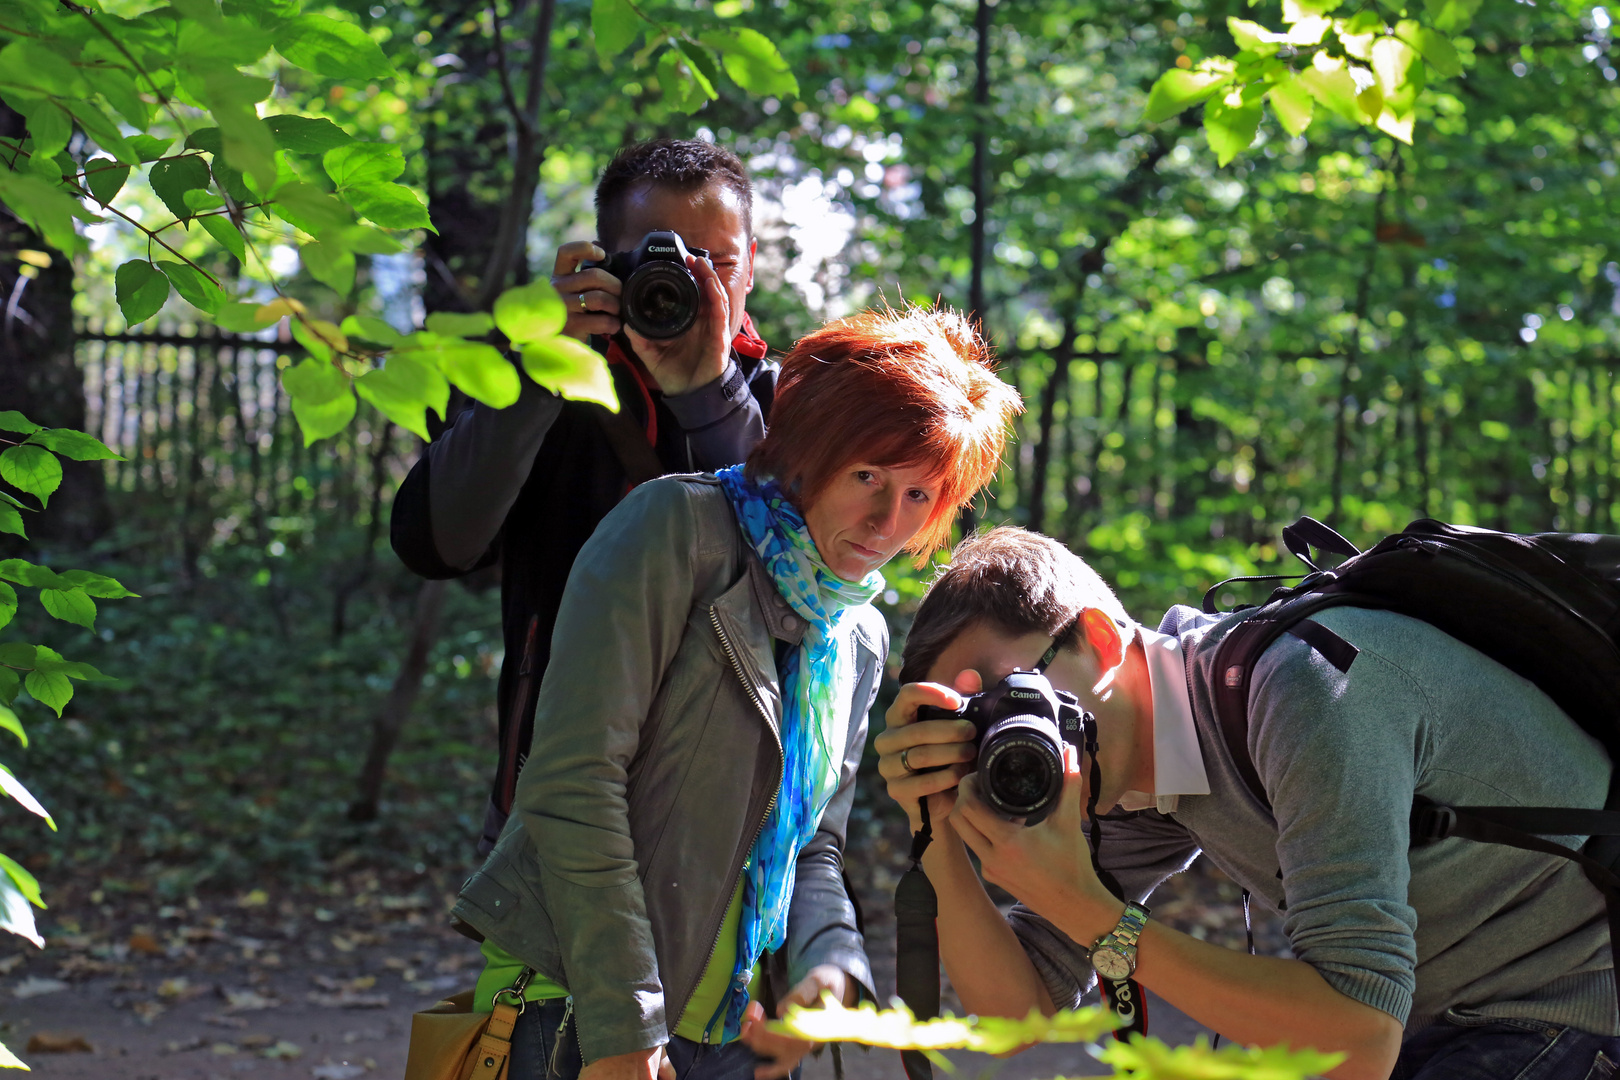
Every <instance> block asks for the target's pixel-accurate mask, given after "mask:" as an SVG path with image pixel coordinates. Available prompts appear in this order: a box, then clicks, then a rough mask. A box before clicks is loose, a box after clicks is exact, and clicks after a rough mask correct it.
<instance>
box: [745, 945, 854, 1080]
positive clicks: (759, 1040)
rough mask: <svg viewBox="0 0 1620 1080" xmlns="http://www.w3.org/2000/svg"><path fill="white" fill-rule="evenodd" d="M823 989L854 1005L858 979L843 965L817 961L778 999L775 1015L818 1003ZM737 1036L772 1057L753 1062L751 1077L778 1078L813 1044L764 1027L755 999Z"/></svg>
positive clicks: (762, 1078) (787, 1071) (813, 1046)
mask: <svg viewBox="0 0 1620 1080" xmlns="http://www.w3.org/2000/svg"><path fill="white" fill-rule="evenodd" d="M823 991H830V992H831V993H832V996H833V1000H835V1001H837V1002H839V1003H840V1004H842V1005H845V1006H850V1005H854V1004H855V999H856V997H857V996H859V988H858V985H857V983H856V982H855V980H854V979H852V978H850V977H849V975H848V974H847V973H846V972H845V971H844V970H843V969H842V968H840V967H838V966H836V965H834V964H818V965H816V966H815V967H813V968H811V969H810V974H808V975H806V976H805V977H804V978H803V979H801V980H800V981H799V985H798V986H795V987H794V988H793V989H792V990H790V991H788V993H787V995H786V996H785V997H783V998H782V1000H781V1001H780V1002H778V1003H777V1006H776V1016H777V1019H781V1018H782V1017H784V1016H786V1015H787V1011H788V1007H789V1006H791V1005H803V1006H804V1007H806V1008H812V1009H813V1008H816V1007H818V1006H819V1005H820V1004H821V995H822V992H823ZM738 1038H740V1039H741V1040H742V1041H743V1042H744V1043H745V1044H747V1046H748V1048H749V1049H750V1050H752V1051H753V1052H754V1053H756V1054H758V1055H759V1056H760V1057H763V1058H770V1059H771V1060H770V1061H762V1062H760V1063H759V1064H758V1065H756V1066H754V1080H781V1078H782V1077H785V1076H787V1075H788V1074H789V1073H791V1072H792V1071H793V1070H794V1069H795V1068H797V1067H798V1064H799V1061H800V1060H801V1059H802V1058H803V1057H804V1055H806V1054H808V1053H809V1052H810V1051H811V1050H812V1049H814V1048H815V1044H814V1043H810V1042H806V1041H805V1040H803V1039H795V1038H793V1037H792V1036H790V1035H778V1034H776V1033H774V1032H771V1031H767V1030H765V1008H764V1006H762V1005H761V1004H760V1003H759V1002H757V1001H750V1002H749V1003H748V1009H747V1011H746V1012H744V1013H743V1022H742V1031H741V1033H740V1034H739V1035H738Z"/></svg>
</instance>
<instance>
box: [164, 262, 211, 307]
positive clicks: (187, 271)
mask: <svg viewBox="0 0 1620 1080" xmlns="http://www.w3.org/2000/svg"><path fill="white" fill-rule="evenodd" d="M158 268H159V269H160V270H162V271H163V274H164V276H165V277H167V278H168V279H169V282H170V284H172V285H173V286H174V291H175V292H177V293H179V294H180V296H181V298H182V299H183V300H185V302H186V303H188V304H190V305H191V306H192V307H194V308H196V309H198V310H199V311H202V312H204V313H206V314H208V315H212V314H213V313H214V312H216V311H218V310H219V309H220V306H221V305H223V304H224V303H225V301H226V300H227V299H228V297H226V295H225V290H224V289H222V288H220V286H219V282H217V281H215V280H214V279H213V278H211V277H209V276H208V275H207V274H205V273H203V272H202V271H201V270H199V269H197V268H196V267H195V266H189V265H187V264H185V263H177V262H168V261H164V262H161V263H159V264H158Z"/></svg>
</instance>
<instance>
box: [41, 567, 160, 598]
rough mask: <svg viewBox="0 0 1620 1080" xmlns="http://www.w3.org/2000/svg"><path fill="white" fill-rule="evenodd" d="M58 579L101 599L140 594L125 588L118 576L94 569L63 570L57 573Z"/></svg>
mask: <svg viewBox="0 0 1620 1080" xmlns="http://www.w3.org/2000/svg"><path fill="white" fill-rule="evenodd" d="M56 580H57V581H58V582H59V583H61V584H64V585H70V586H72V587H74V588H78V589H83V590H84V591H85V593H86V594H87V595H89V596H94V597H96V598H98V599H101V600H122V599H123V598H124V597H126V596H139V595H140V593H133V592H130V591H129V590H128V589H126V588H124V586H123V583H122V582H120V581H119V580H118V579H117V578H110V577H108V576H107V575H105V574H98V573H96V572H94V571H92V570H63V571H62V572H61V573H60V574H57V575H56Z"/></svg>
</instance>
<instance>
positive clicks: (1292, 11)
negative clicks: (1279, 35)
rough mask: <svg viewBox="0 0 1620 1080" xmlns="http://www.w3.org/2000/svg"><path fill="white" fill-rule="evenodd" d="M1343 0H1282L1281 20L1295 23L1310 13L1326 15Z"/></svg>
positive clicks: (1310, 14) (1307, 16)
mask: <svg viewBox="0 0 1620 1080" xmlns="http://www.w3.org/2000/svg"><path fill="white" fill-rule="evenodd" d="M1342 3H1344V0H1283V22H1285V23H1297V22H1299V21H1300V20H1301V19H1306V18H1309V17H1310V16H1312V15H1326V14H1327V13H1328V12H1330V11H1332V10H1333V9H1335V8H1337V7H1338V6H1339V5H1340V4H1342Z"/></svg>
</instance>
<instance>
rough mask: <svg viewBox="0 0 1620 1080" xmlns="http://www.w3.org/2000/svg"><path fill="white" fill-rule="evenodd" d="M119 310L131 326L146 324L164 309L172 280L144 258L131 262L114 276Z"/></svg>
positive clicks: (120, 268)
mask: <svg viewBox="0 0 1620 1080" xmlns="http://www.w3.org/2000/svg"><path fill="white" fill-rule="evenodd" d="M113 283H114V286H115V288H116V292H117V295H118V310H120V311H122V312H123V313H124V322H126V323H128V324H129V325H130V326H135V325H136V324H137V323H143V322H145V321H146V320H147V319H150V318H151V317H152V316H153V315H156V314H157V313H158V312H159V311H162V310H163V305H164V303H165V302H166V301H167V300H168V299H169V279H168V278H166V277H164V276H163V272H162V271H161V270H159V269H158V268H157V267H155V266H153V265H152V264H151V263H149V262H147V261H146V260H145V259H131V260H130V261H129V262H127V263H125V264H124V265H122V266H120V267H119V268H118V271H117V272H116V273H115V274H113Z"/></svg>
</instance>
